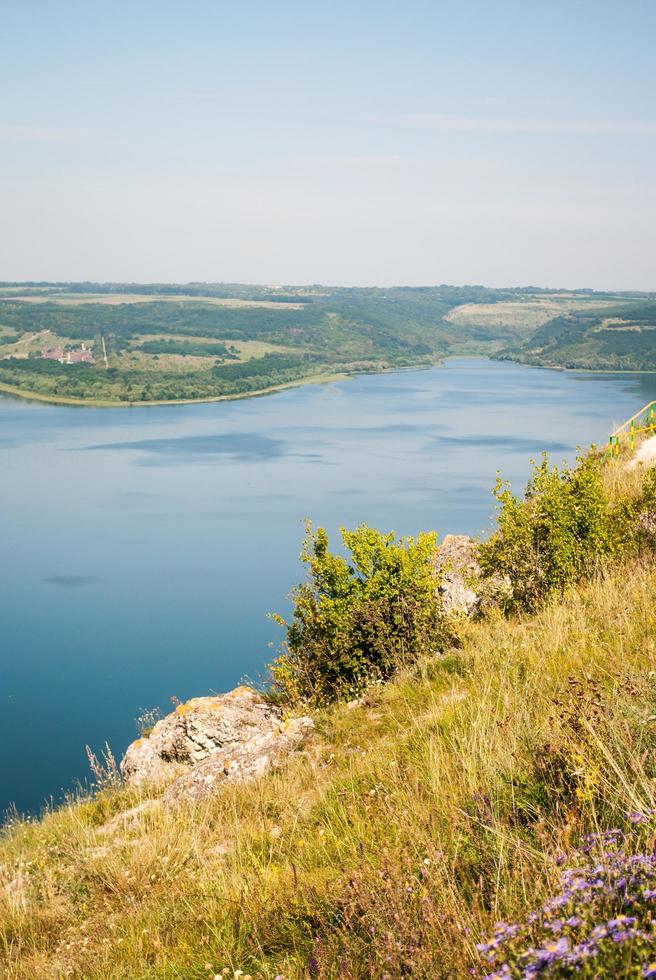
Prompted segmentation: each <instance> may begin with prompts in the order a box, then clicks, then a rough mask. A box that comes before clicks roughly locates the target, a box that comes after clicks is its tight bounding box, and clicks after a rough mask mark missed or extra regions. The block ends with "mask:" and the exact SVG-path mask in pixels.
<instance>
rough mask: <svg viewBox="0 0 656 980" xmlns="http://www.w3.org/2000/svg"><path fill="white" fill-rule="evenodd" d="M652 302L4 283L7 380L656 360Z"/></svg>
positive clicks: (67, 395) (115, 397) (229, 393)
mask: <svg viewBox="0 0 656 980" xmlns="http://www.w3.org/2000/svg"><path fill="white" fill-rule="evenodd" d="M655 311H656V297H654V296H653V295H652V294H646V293H599V292H592V291H590V290H543V289H536V288H534V287H527V288H513V289H487V288H485V287H483V286H449V285H440V286H426V287H394V288H382V287H380V288H377V287H367V288H351V287H335V286H321V285H314V286H289V285H285V286H263V285H252V286H247V285H239V284H229V283H187V284H178V283H173V284H170V283H169V284H162V283H153V284H150V285H139V284H135V283H88V282H81V283H75V282H59V283H36V282H34V283H9V282H7V283H0V388H1V389H3V390H5V391H10V392H12V393H14V394H21V395H26V396H36V397H39V398H42V399H45V400H48V401H64V402H67V401H74V402H87V403H94V404H100V405H103V404H104V405H112V404H120V403H130V404H144V403H149V402H150V403H152V402H158V401H184V400H193V401H197V400H206V399H214V398H234V397H239V396H244V395H251V394H258V393H261V392H264V391H270V390H273V389H275V388H279V387H281V386H285V385H290V384H300V383H303V382H305V381H318V380H321V379H322V378H326V377H335V376H336V375H338V376H344V375H348V374H356V373H362V372H379V371H386V370H394V369H398V368H403V367H420V366H422V365H426V366H428V365H431V364H435V363H437V362H438V361H439V360H441V359H442V358H444V357H447V356H453V355H462V354H473V355H483V356H491V357H496V356H500V357H504V358H510V359H513V360H519V361H525V362H527V363H531V364H543V365H545V366H548V367H590V368H601V369H617V368H626V369H641V368H642V369H647V368H654V367H656V350H655V348H656V332H655V328H656V313H655Z"/></svg>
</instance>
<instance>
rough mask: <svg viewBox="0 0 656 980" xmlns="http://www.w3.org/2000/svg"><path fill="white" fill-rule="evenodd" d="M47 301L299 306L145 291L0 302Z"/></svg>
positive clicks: (59, 294) (63, 294) (268, 307)
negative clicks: (148, 292)
mask: <svg viewBox="0 0 656 980" xmlns="http://www.w3.org/2000/svg"><path fill="white" fill-rule="evenodd" d="M46 297H47V302H48V303H58V304H62V305H64V306H82V305H84V304H85V303H94V304H99V305H100V306H119V305H121V304H122V303H126V304H131V303H155V302H159V303H211V304H212V305H213V306H228V307H233V308H236V309H238V308H240V307H242V308H246V309H248V308H251V309H261V310H277V309H280V308H281V307H282V308H283V309H290V310H298V309H300V308H301V304H300V303H293V302H287V303H286V302H281V303H276V302H274V301H272V300H249V299H239V298H238V297H234V298H221V297H216V296H186V295H184V294H180V295H175V294H173V295H168V294H162V295H158V294H156V293H154V294H147V293H104V294H98V293H67V292H54V293H52V294H46V295H45V296H44V294H42V293H38V294H37V295H34V294H32V295H29V296H12V297H2V296H0V301H4V302H8V301H9V300H11V301H12V302H19V303H43V302H44V301H46Z"/></svg>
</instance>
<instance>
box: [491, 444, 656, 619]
mask: <svg viewBox="0 0 656 980" xmlns="http://www.w3.org/2000/svg"><path fill="white" fill-rule="evenodd" d="M604 465H605V463H604V460H603V458H601V457H600V456H598V455H595V454H593V453H591V454H589V455H586V456H581V457H579V459H578V460H577V465H576V466H575V467H573V468H572V467H569V466H568V465H567V464H565V465H563V466H562V467H558V466H553V467H550V466H549V462H548V458H547V456H546V454H543V456H542V459H541V461H540V462H539V463H536V464H534V467H533V473H532V475H531V478H530V480H529V482H528V484H527V487H526V491H525V494H524V498H523V499H519V498H517V497H515V496H514V494H513V493H512V491H511V489H510V486H509V484H508V483H507V482H504V481H502V480H501V479H500V478H499V479H498V480H497V483H496V486H495V488H494V495H495V497H496V499H497V503H498V512H497V522H498V528H497V531H496V532H495V534H493V535H492V537H491V538H490V539H489V540H488V541H485V542H483V543H482V545H481V549H480V562H481V568H482V570H483V574H484V575H486V576H493V575H496V576H498V575H502V576H508V578H509V580H510V582H511V585H512V597H511V598H510V599H509V600H508V601H507V607H509V608H511V609H512V608H515V609H523V610H528V611H534V610H535V609H537V608H538V607H539V605H540V604H541V603H542V602H543V601H544V600H545V599H546V598H547V597H548V596H549V595H550V594H552V593H560V594H562V593H563V592H564V590H565V589H566V588H567V587H568V586H570V585H573V584H574V583H576V582H581V581H584V580H589V579H591V578H592V577H593V576H594V575H595V574H596V573H597V572H598V571H599V570H600V569H601V568H603V567H604V566H606V565H607V564H608V563H609V562H610V561H611V560H619V559H622V558H624V557H629V556H630V555H632V554H635V553H636V552H637V551H638V550H640V549H641V547H643V546H644V544H645V543H647V544H648V545H651V544H652V543H653V542H652V541H651V540H650V535H649V533H648V530H647V531H645V527H646V526H647V527H648V522H647V525H646V524H645V521H644V519H643V520H642V521H641V517H642V516H643V515H645V514H650V513H653V512H654V511H655V510H656V472H655V471H653V470H652V471H649V472H648V473H647V474H646V476H645V477H644V480H643V482H642V486H641V488H640V492H639V493H638V495H637V496H632V495H630V494H625V495H622V494H620V495H619V496H615V497H613V498H612V499H611V495H610V494H609V492H608V491H607V490H606V487H605V484H604V479H603V476H604V473H603V467H604Z"/></svg>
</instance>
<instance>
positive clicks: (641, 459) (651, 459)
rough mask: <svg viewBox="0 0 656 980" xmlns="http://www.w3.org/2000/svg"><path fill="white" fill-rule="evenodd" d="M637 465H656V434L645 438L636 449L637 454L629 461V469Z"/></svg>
mask: <svg viewBox="0 0 656 980" xmlns="http://www.w3.org/2000/svg"><path fill="white" fill-rule="evenodd" d="M636 466H644V467H650V466H656V436H652V437H651V438H650V439H645V441H644V442H643V443H642V444H641V445H640V446H639V448H638V449H637V450H636V454H635V456H634V457H633V459H632V460H631V462H630V463H629V469H634V467H636Z"/></svg>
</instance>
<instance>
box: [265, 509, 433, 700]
mask: <svg viewBox="0 0 656 980" xmlns="http://www.w3.org/2000/svg"><path fill="white" fill-rule="evenodd" d="M341 535H342V541H343V543H344V546H345V548H346V549H347V550H348V551H349V552H350V554H351V564H349V562H348V561H347V560H346V559H345V558H343V557H342V556H341V555H335V554H332V553H331V552H330V551H329V549H328V535H327V534H326V532H325V530H324V529H323V528H321V527H320V528H317V530H316V531H313V529H312V527H311V525H309V524H308V527H307V536H306V539H305V542H304V545H303V550H302V553H301V560H302V561H303V562H304V563H305V564H306V565H307V567H308V572H309V580H308V581H306V582H305V583H303V584H302V585H299V586H297V587H296V588H295V589H294V591H293V593H292V596H293V599H294V612H293V616H292V621H291V623H287V622H285V620H284V619H283V618H282V617H281V616H279V615H274V616H273V618H274V619H275V621H276V622H278V623H279V624H280V625H281V626H283V627H285V629H286V630H287V639H286V642H285V644H284V645H283V652H282V654H281V655H280V656H279V657H278V658H277V659H276V660H274V662H273V664H271V666H270V671H271V675H272V678H273V682H274V688H275V689H276V690H277V691H278V692H279V693H280V694H281V695H282V696H283V697H284V698H285V699H288V700H290V701H296V700H300V699H304V700H308V701H311V702H313V703H318V704H321V703H327V702H330V701H336V700H344V699H348V698H352V697H355V696H357V695H358V694H359V693H360V692H361V691H362V690H363V689H364V688H365V687H366V686H367V685H368V684H370V683H372V682H375V681H380V680H384V679H385V678H387V677H389V676H390V674H392V673H393V672H394V671H395V670H396V669H397V668H398V667H400V666H402V665H406V664H409V663H413V662H415V661H416V660H417V659H418V658H419V657H421V656H422V655H424V654H430V653H433V652H435V651H437V650H439V649H441V648H443V646H444V644H445V642H446V641H447V639H448V638H449V630H448V628H447V626H446V621H445V619H444V617H443V615H442V613H441V609H440V605H439V603H438V600H437V598H436V585H437V579H436V575H435V572H434V569H433V558H434V555H435V550H436V546H437V544H436V535H435V534H434V533H429V534H428V533H427V534H419V535H418V536H417V538H414V539H413V538H400V539H399V540H398V541H397V540H395V535H394V533H393V532H392V533H390V534H381V533H380V532H379V531H376V530H374V529H372V528H369V527H367V525H366V524H362V525H360V527H358V528H357V529H356V530H355V531H347V530H346V529H345V528H341Z"/></svg>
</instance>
